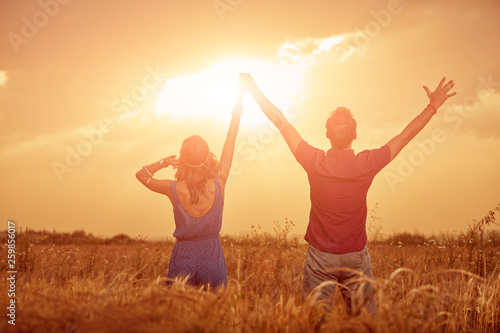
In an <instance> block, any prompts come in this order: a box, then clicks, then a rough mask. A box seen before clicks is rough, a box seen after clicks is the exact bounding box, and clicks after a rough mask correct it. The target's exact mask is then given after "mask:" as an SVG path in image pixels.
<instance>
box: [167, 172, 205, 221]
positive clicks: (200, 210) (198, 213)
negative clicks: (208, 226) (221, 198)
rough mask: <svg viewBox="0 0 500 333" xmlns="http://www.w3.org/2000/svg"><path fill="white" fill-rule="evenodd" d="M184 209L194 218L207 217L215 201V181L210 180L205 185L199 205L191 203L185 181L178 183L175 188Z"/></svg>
mask: <svg viewBox="0 0 500 333" xmlns="http://www.w3.org/2000/svg"><path fill="white" fill-rule="evenodd" d="M175 191H176V192H177V196H178V197H179V201H180V202H181V205H182V208H184V210H185V211H186V213H188V214H189V215H191V216H192V217H202V216H204V215H206V214H207V213H208V212H209V211H210V208H212V205H213V203H214V201H215V184H214V180H213V179H208V180H207V182H206V185H205V191H204V192H203V193H201V194H200V198H199V201H198V204H197V205H193V204H190V203H189V200H190V195H189V190H188V188H187V184H186V182H185V181H179V182H177V186H176V188H175Z"/></svg>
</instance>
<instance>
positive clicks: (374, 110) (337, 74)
mask: <svg viewBox="0 0 500 333" xmlns="http://www.w3.org/2000/svg"><path fill="white" fill-rule="evenodd" d="M499 18H500V3H499V2H498V1H494V0H480V1H465V0H461V1H410V0H405V1H394V0H391V1H369V2H368V1H364V2H348V1H336V0H335V1H332V0H316V1H297V0H286V1H285V0H279V1H278V0H277V1H264V0H252V1H250V0H241V1H236V0H233V1H228V0H220V1H212V0H205V1H194V0H183V1H160V0H154V1H153V0H152V1H138V0H136V1H130V0H120V1H97V0H86V1H79V0H73V1H68V0H64V1H63V0H39V1H1V2H0V36H2V38H1V39H0V174H1V175H2V176H1V190H0V207H1V208H0V221H4V222H3V223H7V220H8V219H14V220H16V221H17V222H18V224H19V226H21V227H25V228H26V227H27V228H32V229H47V230H58V231H73V230H79V229H83V230H85V231H87V232H91V233H94V234H95V235H98V236H112V235H115V234H118V233H127V234H129V235H131V236H132V237H135V236H137V235H139V234H140V235H145V236H148V238H160V237H164V236H170V235H171V233H172V232H173V230H174V224H173V214H172V208H171V205H170V203H169V201H168V199H167V198H166V197H162V196H160V195H157V194H154V193H152V192H150V191H148V190H146V189H145V188H144V187H143V186H142V185H141V184H140V183H139V182H138V181H137V180H136V179H135V177H134V174H135V172H136V171H137V170H138V169H139V168H140V167H142V165H144V164H147V163H152V162H154V161H156V160H158V159H159V158H161V157H164V156H167V155H170V154H177V153H178V151H179V148H180V144H181V142H182V140H183V139H184V138H186V137H187V136H189V135H192V134H199V135H201V136H203V137H204V138H205V139H206V140H207V141H208V143H209V145H210V147H211V148H212V150H213V151H214V153H215V154H216V155H217V156H220V151H221V149H222V144H223V141H224V138H225V131H226V129H227V126H228V123H229V119H230V111H231V110H230V107H228V109H227V110H220V107H219V105H222V104H217V103H219V102H221V101H219V100H218V99H224V98H225V99H226V100H232V97H231V96H232V92H231V91H229V92H228V93H227V96H229V97H225V96H224V95H225V92H224V91H222V93H221V91H218V92H217V94H212V96H208V97H207V95H206V94H205V93H204V92H198V90H196V89H194V88H193V89H192V90H190V91H184V92H182V93H180V95H179V94H177V96H180V97H182V98H180V100H181V101H178V102H177V103H178V104H170V111H169V112H165V113H162V114H158V105H159V100H160V99H161V98H164V99H165V98H166V99H169V97H161V96H163V95H164V94H165V90H166V89H167V88H166V87H167V85H168V84H171V85H176V84H178V85H179V84H180V83H179V82H182V80H183V79H182V78H189V79H186V80H188V81H186V82H188V83H187V84H186V85H187V86H189V85H192V82H196V80H198V79H199V78H204V79H206V78H209V79H211V78H212V77H215V78H217V77H218V75H219V74H220V75H222V73H219V72H218V70H221V71H222V70H224V69H223V68H222V67H220V64H225V63H226V61H227V60H228V59H247V60H250V61H254V62H255V63H257V66H259V64H261V65H262V66H261V67H260V71H259V68H257V69H256V72H254V73H253V74H254V76H255V80H256V82H257V83H258V84H260V85H261V86H263V87H265V88H267V90H266V89H264V88H263V90H264V92H266V93H268V95H269V97H270V98H271V99H272V100H273V101H275V102H276V104H277V106H278V107H280V108H282V109H284V111H285V110H286V113H287V115H288V116H289V117H290V119H291V122H292V123H293V124H294V125H295V126H296V128H297V129H298V130H299V132H300V133H301V134H302V136H303V137H304V139H305V140H306V141H308V142H309V143H311V144H313V145H316V146H317V147H320V148H322V149H328V141H327V139H326V137H325V134H324V132H325V130H324V124H325V120H326V117H327V114H328V112H329V111H331V110H333V109H335V108H336V107H337V106H346V107H348V108H350V109H351V111H352V112H353V113H354V115H355V117H356V119H357V122H358V139H357V140H356V141H355V143H354V149H355V151H356V152H359V151H361V150H363V149H370V148H377V147H380V146H382V145H383V144H385V143H386V142H387V141H388V140H389V139H391V138H392V137H393V136H395V135H396V134H398V133H399V132H400V131H401V130H402V128H403V127H404V126H405V125H406V124H407V123H408V122H409V121H410V120H411V119H412V118H413V117H415V116H416V115H417V114H418V113H419V112H420V111H421V110H422V109H423V108H424V107H425V106H426V104H427V102H428V100H427V97H426V95H425V92H424V90H423V89H422V85H428V86H429V87H430V88H435V86H436V84H437V83H438V82H439V80H440V79H441V77H443V76H447V77H449V78H453V79H454V80H455V82H456V86H455V90H456V91H457V92H458V95H457V96H456V97H454V98H453V99H451V100H449V101H448V102H447V104H445V107H443V108H442V109H440V112H439V114H438V115H437V116H436V117H434V119H433V120H432V121H431V123H430V124H429V125H428V127H427V128H425V129H424V131H423V132H422V133H420V134H419V136H417V138H416V139H415V141H414V142H412V143H411V144H410V145H409V146H408V147H406V148H405V149H404V150H403V151H402V153H401V154H400V156H399V157H398V158H397V159H396V160H394V161H393V162H392V163H391V164H389V165H388V166H387V167H386V168H385V169H384V170H383V171H382V172H381V173H380V174H379V175H378V176H377V177H376V178H375V180H374V182H373V185H372V187H371V189H370V192H369V194H368V206H369V208H371V207H373V206H374V205H375V203H376V202H378V203H379V204H378V205H379V211H378V216H379V217H380V218H381V219H380V220H378V221H377V222H376V223H377V225H378V226H380V227H381V228H382V231H384V232H387V233H388V232H392V231H395V230H398V231H414V230H419V231H423V232H429V233H430V232H441V231H451V230H463V229H464V228H466V227H467V224H468V223H469V222H471V221H472V219H479V218H481V217H482V216H484V215H485V214H486V213H487V212H488V210H490V209H491V208H493V207H494V206H495V205H497V204H498V203H499V202H500V186H499V184H500V175H499V172H498V170H499V165H500V157H499V156H500V155H499V152H500V130H499V125H500V115H499V111H498V110H499V106H500V62H499V61H498V59H500V43H499V42H498V41H499V40H500V20H499ZM264 64H267V65H266V66H268V67H265V66H264ZM217 66H219V67H217ZM273 66H274V67H273ZM243 67H244V66H243ZM214 68H215V70H214ZM221 68H222V69H221ZM274 68H275V69H276V70H274ZM278 68H280V70H283V71H284V72H280V70H278ZM297 68H300V71H301V74H300V75H299V76H297V77H296V76H293V77H292V78H289V77H288V76H287V74H286V73H292V71H293V70H295V69H297ZM210 69H212V70H214V71H215V72H211V73H212V74H211V75H213V76H207V75H208V74H206V73H208V71H209V70H210ZM240 70H241V71H246V70H247V68H241V69H239V68H238V67H237V66H236V67H234V66H233V67H231V68H229V67H227V68H226V69H225V75H227V74H228V73H229V74H231V71H234V77H235V78H236V77H237V75H238V71H240ZM284 73H285V74H284ZM189 80H191V81H189ZM293 80H296V81H297V80H298V81H297V82H298V85H297V86H296V91H292V90H291V89H290V88H289V84H290V83H291V81H293ZM299 81H300V82H299ZM297 82H295V83H297ZM172 89H173V88H172ZM179 89H180V88H179ZM183 89H186V88H183ZM280 89H281V90H280ZM202 90H203V89H202ZM287 90H289V91H290V94H288V95H286V91H287ZM208 91H209V93H210V91H211V90H208ZM283 92H285V95H284V96H285V97H283V96H281V95H280V93H281V94H283ZM200 94H201V95H200ZM210 94H211V93H210ZM127 96H129V99H128V101H127V99H126V98H127ZM167 96H170V95H168V94H167ZM218 96H221V97H220V98H219V97H218ZM280 96H281V97H280ZM273 97H275V98H276V99H273ZM183 99H185V100H186V103H188V104H189V103H191V104H189V105H191V109H189V106H186V109H185V111H183V110H184V109H182V110H181V107H180V104H179V103H183V101H182V100H183ZM195 101H196V102H197V103H199V104H196V105H202V107H198V106H196V107H194V108H195V109H194V110H196V112H194V113H189V112H188V111H189V110H193V105H194V104H192V103H194V102H195ZM251 103H252V101H251V100H250V98H249V96H247V97H246V99H245V105H244V106H245V107H246V110H245V112H246V114H245V116H247V118H245V116H244V117H243V118H242V124H241V128H240V134H239V137H238V140H237V148H236V153H235V169H234V172H233V175H232V176H231V178H230V181H229V183H228V187H227V189H226V193H227V198H226V202H225V211H224V223H223V232H224V233H230V234H233V233H238V232H247V231H250V228H251V226H252V225H261V226H262V228H263V229H264V230H266V231H271V232H272V227H273V221H275V220H280V221H284V219H285V218H288V219H291V220H293V221H294V222H295V224H296V227H295V229H294V232H295V233H298V234H303V233H304V232H305V228H306V226H307V220H308V214H309V207H310V206H309V193H308V191H309V189H308V183H307V177H306V174H305V172H304V171H303V170H302V169H301V167H300V166H299V165H298V164H297V163H296V162H295V160H294V158H293V156H292V155H291V153H290V152H289V150H288V148H287V146H286V144H285V142H284V140H283V139H282V138H281V136H279V135H278V134H277V132H276V131H275V130H274V129H273V128H272V126H270V124H269V123H268V122H262V123H260V125H258V126H256V125H255V124H254V123H252V121H251V119H253V118H252V117H253V115H250V114H251V112H257V110H256V109H255V107H254V106H252V104H251ZM167 104H168V101H167ZM175 106H179V109H176V107H175ZM203 106H206V108H204V107H203ZM172 109H175V110H172ZM200 109H201V110H200ZM215 109H217V112H218V114H217V116H214V114H213V113H211V111H210V110H212V111H213V110H215ZM205 111H206V113H204V112H205ZM224 112H226V114H225V115H224ZM245 121H247V123H246V122H245ZM77 150H78V151H80V155H79V156H75V155H74V154H75V153H74V152H75V151H77ZM55 166H58V168H59V169H57V170H59V171H56V169H55ZM61 168H62V169H61ZM173 174H174V173H173V172H172V171H171V170H165V171H161V172H160V173H158V174H157V177H158V178H161V177H172V176H173ZM5 225H6V224H5Z"/></svg>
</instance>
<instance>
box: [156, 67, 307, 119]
mask: <svg viewBox="0 0 500 333" xmlns="http://www.w3.org/2000/svg"><path fill="white" fill-rule="evenodd" d="M239 73H250V74H252V76H253V77H254V79H255V82H256V83H257V85H258V86H259V87H260V88H261V89H262V91H263V92H264V93H265V94H266V96H267V97H268V98H269V100H271V101H272V102H273V104H274V105H276V106H277V107H278V108H279V109H280V110H281V111H282V112H283V113H285V115H286V112H287V109H288V107H289V106H290V105H291V103H292V101H293V98H294V96H296V95H297V93H298V92H299V91H300V88H301V82H302V67H301V66H298V65H281V64H272V63H268V62H262V61H255V60H244V59H230V60H225V61H222V62H220V63H218V64H216V65H214V66H212V67H210V68H208V69H207V70H205V71H203V72H200V73H196V74H193V75H188V76H183V77H176V78H170V79H168V80H167V81H166V83H165V86H164V88H163V90H162V91H161V92H160V95H159V99H158V103H157V105H156V110H155V114H156V115H157V116H159V117H163V116H168V117H199V116H203V117H204V116H208V117H217V118H221V119H227V118H229V117H230V113H231V111H232V108H233V106H234V104H235V101H236V89H237V86H238V75H239ZM243 107H244V111H243V114H244V118H243V119H242V122H241V123H242V125H244V124H246V125H250V126H256V125H261V124H262V123H263V122H267V121H268V120H267V118H266V117H265V116H264V115H263V113H262V111H261V110H260V108H259V106H258V105H257V103H256V102H255V100H254V99H253V97H252V96H250V95H249V94H248V93H247V94H246V95H245V97H244V100H243Z"/></svg>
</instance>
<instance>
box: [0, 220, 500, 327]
mask: <svg viewBox="0 0 500 333" xmlns="http://www.w3.org/2000/svg"><path fill="white" fill-rule="evenodd" d="M486 222H489V223H486ZM493 223H494V214H493V215H492V216H491V218H490V220H489V221H485V220H484V219H483V220H481V221H479V222H475V223H473V224H471V225H470V227H469V229H468V230H467V232H462V233H458V232H449V233H445V234H441V235H438V236H436V237H433V238H428V237H424V236H423V235H419V234H410V233H399V234H394V235H391V236H390V237H389V236H385V237H382V236H380V235H379V234H377V235H373V234H372V235H371V236H372V237H371V239H372V240H371V241H370V243H369V250H370V253H371V256H372V265H373V272H374V275H375V277H376V281H375V287H376V297H377V304H378V315H377V316H376V317H375V318H371V317H370V316H369V315H368V313H366V312H365V311H361V312H360V313H359V314H358V315H348V314H347V313H346V310H345V308H344V305H343V302H342V298H341V296H340V293H339V292H336V294H335V301H334V307H333V309H332V311H331V312H329V313H326V312H325V311H324V309H323V308H322V307H321V306H318V305H317V304H315V303H314V301H313V299H312V298H309V299H307V300H305V301H303V300H302V294H301V288H302V265H303V261H304V258H305V252H306V246H307V244H306V243H305V242H304V241H303V240H302V239H301V237H299V236H292V235H291V231H292V227H293V222H291V221H288V220H285V222H282V223H279V222H275V228H274V230H275V232H274V234H268V233H264V232H261V231H260V228H259V227H252V229H251V230H249V232H248V233H247V234H246V235H241V236H238V237H236V236H227V235H223V236H222V237H221V242H222V244H223V249H224V253H225V255H226V261H227V270H228V278H229V284H228V286H227V287H226V288H225V289H219V290H202V289H200V288H194V287H190V286H188V285H185V284H184V283H183V281H181V280H179V281H176V283H175V284H174V285H173V287H171V288H166V287H165V286H164V283H165V276H166V272H167V268H168V261H169V255H170V252H171V250H172V247H173V244H174V243H173V241H172V240H162V241H148V240H147V239H145V238H144V237H141V236H139V237H137V238H136V239H131V238H129V237H128V236H126V235H118V236H115V237H113V238H110V239H99V238H96V237H93V236H92V235H89V234H86V233H85V232H83V231H75V232H73V233H72V234H69V233H56V232H46V231H31V230H18V231H17V249H16V251H17V269H18V274H17V287H16V304H17V311H16V320H15V323H16V325H15V326H14V325H11V324H8V322H7V320H6V319H5V318H6V317H4V318H2V321H1V326H0V327H1V329H0V330H1V331H2V332H44V333H46V332H498V331H500V275H499V272H500V233H499V232H498V231H495V230H494V229H491V228H490V225H491V224H493ZM5 234H6V233H5V232H3V233H2V235H5ZM2 237H4V238H3V242H2V244H3V247H2V250H3V253H2V257H1V260H0V263H1V265H2V270H3V271H4V272H6V271H8V269H7V262H6V261H7V260H6V258H7V254H6V250H5V249H6V242H5V236H2ZM7 289H8V286H7V282H6V279H2V283H1V290H2V294H1V295H2V296H1V298H2V305H3V306H4V307H3V308H4V309H5V306H6V304H7V302H8V299H7ZM7 319H8V317H7Z"/></svg>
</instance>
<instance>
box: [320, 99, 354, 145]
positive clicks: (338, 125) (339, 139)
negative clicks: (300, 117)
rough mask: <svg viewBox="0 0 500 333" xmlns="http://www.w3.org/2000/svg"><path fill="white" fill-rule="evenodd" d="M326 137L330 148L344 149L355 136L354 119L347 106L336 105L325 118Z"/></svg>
mask: <svg viewBox="0 0 500 333" xmlns="http://www.w3.org/2000/svg"><path fill="white" fill-rule="evenodd" d="M326 137H327V138H328V139H330V142H331V144H332V148H337V149H345V148H347V147H349V145H350V144H351V143H352V141H353V140H354V139H355V138H356V120H354V116H353V114H352V113H351V111H350V110H349V109H348V108H345V107H338V108H337V109H336V110H335V111H333V112H332V113H330V117H328V119H327V120H326Z"/></svg>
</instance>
